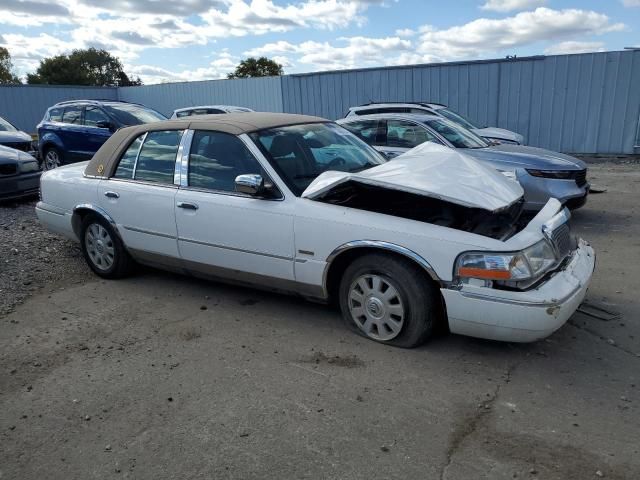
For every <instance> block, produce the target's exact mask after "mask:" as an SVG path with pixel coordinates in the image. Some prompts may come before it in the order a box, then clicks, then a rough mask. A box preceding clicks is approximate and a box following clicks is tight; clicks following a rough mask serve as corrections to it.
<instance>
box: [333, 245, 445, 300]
mask: <svg viewBox="0 0 640 480" xmlns="http://www.w3.org/2000/svg"><path fill="white" fill-rule="evenodd" d="M355 248H373V249H377V250H387V251H390V252H394V253H397V254H399V255H402V256H403V257H406V258H408V259H409V260H412V261H414V262H415V263H417V264H418V265H419V266H420V267H422V269H423V270H424V271H425V272H426V273H427V275H429V277H430V278H431V279H432V280H433V281H434V282H436V283H437V284H438V285H440V286H444V285H445V283H446V282H443V281H442V280H441V279H440V277H438V274H437V273H436V271H435V270H434V269H433V267H432V266H431V264H430V263H429V262H427V261H426V260H425V259H424V258H422V257H421V256H420V255H418V254H417V253H416V252H414V251H413V250H409V249H408V248H406V247H403V246H401V245H396V244H395V243H390V242H384V241H379V240H354V241H351V242H347V243H344V244H342V245H340V246H339V247H337V248H336V249H335V250H333V252H331V253H330V254H329V256H328V257H327V264H326V265H325V267H324V272H323V274H322V289H323V291H324V293H325V295H328V292H329V289H328V285H327V280H328V277H329V271H330V270H331V265H332V263H333V261H334V260H335V259H336V258H337V257H338V256H339V255H340V254H341V253H344V252H346V251H347V250H353V249H355Z"/></svg>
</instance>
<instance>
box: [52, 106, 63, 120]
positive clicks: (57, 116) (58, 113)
mask: <svg viewBox="0 0 640 480" xmlns="http://www.w3.org/2000/svg"><path fill="white" fill-rule="evenodd" d="M62 111H63V109H62V108H52V109H51V110H49V120H50V121H52V122H61V121H62Z"/></svg>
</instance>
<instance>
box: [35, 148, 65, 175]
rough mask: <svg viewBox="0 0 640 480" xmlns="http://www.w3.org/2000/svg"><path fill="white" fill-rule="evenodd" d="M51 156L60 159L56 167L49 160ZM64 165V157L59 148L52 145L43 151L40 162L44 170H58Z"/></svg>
mask: <svg viewBox="0 0 640 480" xmlns="http://www.w3.org/2000/svg"><path fill="white" fill-rule="evenodd" d="M50 156H55V157H57V158H58V162H57V164H55V165H54V163H53V162H52V161H51V160H50V159H49V157H50ZM62 165H64V155H63V153H62V152H61V151H60V149H59V148H57V147H54V146H52V145H51V146H48V147H46V148H45V149H44V150H43V152H42V159H41V161H40V166H41V168H42V170H44V171H47V170H53V169H54V168H58V167H60V166H62Z"/></svg>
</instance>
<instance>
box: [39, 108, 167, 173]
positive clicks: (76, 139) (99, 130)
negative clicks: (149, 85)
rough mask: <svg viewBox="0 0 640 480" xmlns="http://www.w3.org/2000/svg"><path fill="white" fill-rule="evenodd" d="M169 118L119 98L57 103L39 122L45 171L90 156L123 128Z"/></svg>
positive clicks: (41, 152) (40, 149) (40, 148)
mask: <svg viewBox="0 0 640 480" xmlns="http://www.w3.org/2000/svg"><path fill="white" fill-rule="evenodd" d="M166 119H167V117H165V116H164V115H162V114H161V113H158V112H156V111H155V110H152V109H150V108H147V107H145V106H143V105H138V104H136V103H125V102H118V101H115V100H104V101H102V100H73V101H69V102H60V103H56V104H55V105H54V106H53V107H50V108H49V109H48V110H47V113H45V114H44V118H43V119H42V122H40V124H39V125H38V148H39V151H40V158H41V159H42V168H43V170H51V169H52V168H56V167H59V166H60V165H64V164H66V163H74V162H80V161H82V160H88V159H90V158H91V157H92V156H93V154H94V153H96V151H98V149H99V148H100V147H101V146H102V144H103V143H104V142H106V141H107V139H108V138H109V137H110V136H111V135H112V134H113V132H115V131H116V130H118V129H119V128H122V127H128V126H130V125H140V124H142V123H150V122H158V121H161V120H166Z"/></svg>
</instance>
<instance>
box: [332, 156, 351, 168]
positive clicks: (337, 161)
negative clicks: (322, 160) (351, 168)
mask: <svg viewBox="0 0 640 480" xmlns="http://www.w3.org/2000/svg"><path fill="white" fill-rule="evenodd" d="M346 164H347V161H346V160H345V159H344V158H342V157H336V158H334V159H333V160H331V161H330V162H329V164H328V165H327V169H330V168H332V167H339V166H341V165H346Z"/></svg>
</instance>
